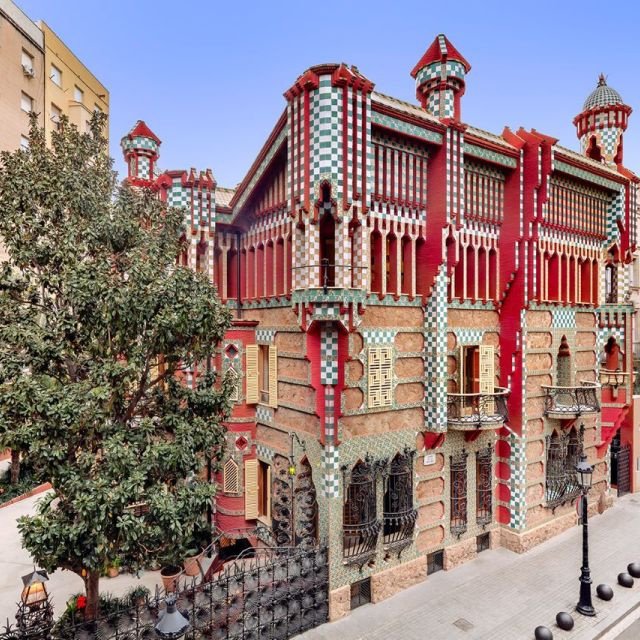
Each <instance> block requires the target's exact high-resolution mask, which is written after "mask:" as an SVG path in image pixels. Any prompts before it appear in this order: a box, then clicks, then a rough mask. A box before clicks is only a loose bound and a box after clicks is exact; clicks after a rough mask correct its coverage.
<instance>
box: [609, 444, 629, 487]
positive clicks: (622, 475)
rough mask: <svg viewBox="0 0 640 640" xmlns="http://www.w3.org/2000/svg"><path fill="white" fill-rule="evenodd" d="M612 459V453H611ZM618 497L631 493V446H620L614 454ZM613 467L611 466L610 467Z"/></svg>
mask: <svg viewBox="0 0 640 640" xmlns="http://www.w3.org/2000/svg"><path fill="white" fill-rule="evenodd" d="M611 455H612V458H613V452H612V454H611ZM616 463H617V464H616V467H617V476H618V477H617V481H618V497H620V496H623V495H625V493H629V492H630V491H631V445H630V444H625V445H623V446H621V447H620V448H619V449H618V451H617V454H616ZM612 466H613V465H612Z"/></svg>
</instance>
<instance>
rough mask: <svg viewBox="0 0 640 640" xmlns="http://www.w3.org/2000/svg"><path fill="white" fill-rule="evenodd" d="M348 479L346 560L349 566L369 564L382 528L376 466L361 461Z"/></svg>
mask: <svg viewBox="0 0 640 640" xmlns="http://www.w3.org/2000/svg"><path fill="white" fill-rule="evenodd" d="M344 479H345V501H344V505H343V513H342V516H343V525H342V526H343V536H342V545H343V557H344V558H345V561H347V562H348V561H353V562H356V563H358V562H366V560H367V559H368V558H370V557H371V556H373V554H374V553H375V549H376V543H377V541H378V535H379V533H380V525H381V523H380V520H378V519H377V517H376V516H377V514H376V474H375V469H374V466H373V464H372V463H371V461H370V460H368V459H365V461H364V462H363V461H360V462H358V463H357V464H356V465H355V467H353V469H352V470H351V473H346V472H345V476H344Z"/></svg>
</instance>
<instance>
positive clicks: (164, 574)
mask: <svg viewBox="0 0 640 640" xmlns="http://www.w3.org/2000/svg"><path fill="white" fill-rule="evenodd" d="M181 575H182V569H181V568H180V567H178V566H176V565H170V566H168V567H163V568H162V569H161V570H160V577H161V578H162V584H163V586H164V590H165V591H166V592H167V593H169V592H171V591H175V590H176V589H177V587H178V580H179V579H180V576H181Z"/></svg>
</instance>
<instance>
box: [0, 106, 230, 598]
mask: <svg viewBox="0 0 640 640" xmlns="http://www.w3.org/2000/svg"><path fill="white" fill-rule="evenodd" d="M103 126H104V117H103V116H101V115H100V114H96V115H95V116H94V118H93V120H92V122H91V125H90V132H89V133H84V134H81V133H79V132H78V131H77V129H76V128H75V127H73V126H70V125H69V123H68V122H67V121H66V120H65V121H63V123H62V126H61V128H60V131H58V132H54V134H53V139H52V144H51V147H50V148H48V147H47V145H46V142H45V136H44V132H43V131H42V130H40V129H38V128H37V125H36V122H35V118H34V119H33V120H32V125H31V135H30V146H29V149H28V150H19V151H16V152H14V153H3V154H2V156H1V158H0V242H1V243H2V244H3V245H4V250H5V252H6V256H7V257H6V260H5V261H4V263H3V265H2V272H1V274H0V439H1V440H2V441H3V443H4V444H5V445H8V446H11V447H17V448H18V449H20V450H22V451H24V452H25V455H28V457H29V459H30V462H31V463H32V465H33V466H34V467H35V468H36V469H38V470H39V471H40V473H41V474H42V475H43V478H46V479H47V480H49V481H50V482H51V484H52V486H53V491H52V492H51V493H50V494H48V495H47V496H46V498H45V499H43V500H42V501H41V502H40V503H39V505H38V508H37V514H36V515H34V516H28V517H24V518H22V519H21V520H20V522H19V529H20V532H21V534H22V536H23V542H24V545H25V547H26V548H27V549H28V550H29V552H30V553H31V554H32V555H33V557H34V559H35V561H36V562H38V563H39V564H40V565H42V566H43V567H44V568H46V569H48V570H54V569H56V568H64V569H69V570H71V571H74V572H76V573H78V574H80V575H83V577H85V581H87V580H88V577H87V576H89V577H92V579H95V582H96V588H97V578H96V576H97V575H99V573H97V572H99V571H100V570H101V569H102V567H103V566H104V565H105V564H108V563H110V562H111V561H113V560H116V559H117V560H119V561H120V562H122V563H123V564H126V565H128V566H131V567H133V568H136V567H140V566H142V565H144V564H145V563H147V562H149V561H151V560H153V559H160V560H165V561H166V560H171V559H173V560H176V559H178V558H179V557H180V554H181V551H182V550H183V548H184V547H185V546H189V543H190V541H191V537H192V534H193V530H194V527H195V526H197V524H198V522H199V521H200V519H201V517H202V514H203V512H204V510H205V508H206V507H207V505H209V504H210V501H211V499H212V495H213V485H212V484H210V483H209V482H207V480H206V478H203V473H202V472H203V464H204V461H205V458H206V457H210V458H212V459H213V460H214V462H216V463H217V461H219V459H220V457H221V454H222V448H223V442H224V430H223V426H222V420H223V418H224V416H225V415H226V413H227V412H228V410H229V400H228V398H229V395H230V388H229V384H228V383H227V382H226V381H218V384H216V383H215V376H214V375H213V374H212V373H209V374H207V375H203V376H200V377H199V382H198V385H197V388H190V387H188V386H187V385H185V384H183V383H181V381H180V378H181V375H182V372H184V371H185V370H187V369H190V368H192V367H193V366H194V365H200V370H204V369H207V363H210V362H211V358H212V354H213V353H214V349H215V346H216V343H217V342H218V341H219V340H220V339H221V338H222V336H223V335H224V332H225V330H226V328H227V327H228V325H229V322H230V316H229V314H228V312H227V311H226V310H225V309H224V307H223V306H222V305H221V304H220V302H219V300H218V298H217V297H216V293H215V289H214V288H213V286H212V285H211V284H210V283H209V282H208V280H207V279H206V277H205V276H204V275H202V274H196V273H194V272H192V271H191V270H189V269H188V268H186V267H181V266H178V264H177V257H178V256H179V254H180V252H181V251H182V249H183V245H182V241H181V236H183V229H182V225H183V219H184V212H183V211H181V210H176V209H171V208H167V207H166V206H164V205H163V204H162V203H161V202H160V201H159V200H158V198H157V197H156V194H154V193H153V192H151V191H144V190H132V189H130V188H127V187H126V186H118V185H117V182H116V177H115V174H114V172H113V171H112V161H111V160H110V159H109V157H108V154H107V146H106V141H105V139H104V137H103V136H102V134H101V131H102V128H103ZM140 502H142V503H144V504H146V505H148V511H147V513H145V514H143V515H141V516H140V515H135V511H134V510H132V509H131V508H130V507H131V505H133V504H136V503H140ZM87 588H88V591H89V584H88V583H87ZM88 596H89V600H91V598H92V594H91V593H88ZM96 601H97V593H96ZM90 605H91V603H88V607H89V606H90Z"/></svg>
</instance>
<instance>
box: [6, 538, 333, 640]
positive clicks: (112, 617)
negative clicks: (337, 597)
mask: <svg viewBox="0 0 640 640" xmlns="http://www.w3.org/2000/svg"><path fill="white" fill-rule="evenodd" d="M250 553H251V557H246V558H242V556H241V557H239V558H238V559H237V560H235V561H234V562H233V563H231V564H228V565H226V567H225V569H224V570H223V571H222V572H221V573H219V574H217V575H216V576H215V577H214V578H213V579H211V580H203V581H199V580H197V579H194V581H193V582H191V583H190V584H183V585H182V586H180V587H179V589H178V591H177V592H176V593H175V595H176V596H177V608H178V610H179V611H181V612H182V613H183V614H184V615H185V616H186V617H187V618H188V620H189V623H190V628H189V630H188V631H187V632H186V634H185V635H184V636H183V637H184V638H185V640H287V639H288V638H291V637H292V636H295V635H297V634H299V633H303V632H304V631H307V630H309V629H313V628H314V627H317V626H318V625H320V624H322V623H324V622H327V620H328V617H329V567H328V558H329V554H328V550H327V547H326V546H325V545H322V546H320V547H314V548H284V549H283V548H280V549H251V550H250ZM164 611H165V594H164V593H163V592H159V591H158V592H156V594H155V596H153V597H149V598H147V599H146V600H145V601H144V602H141V603H136V604H131V605H128V606H123V607H122V608H120V607H118V608H117V610H113V611H111V612H109V613H106V615H105V612H103V617H102V618H101V619H100V620H98V621H97V622H96V623H95V624H93V625H91V626H89V627H88V626H87V625H85V624H83V621H82V620H80V619H78V618H74V619H72V620H70V621H67V622H65V623H64V624H57V625H56V626H55V627H54V628H53V629H52V631H51V634H50V636H48V637H49V638H50V640H98V639H99V640H151V639H152V638H155V637H157V636H156V634H155V632H154V627H155V625H156V624H157V623H158V620H159V619H160V618H161V617H162V615H163V614H164ZM23 637H25V636H24V635H21V634H20V630H19V629H17V628H15V627H11V626H8V627H7V628H5V629H4V631H3V632H0V640H19V639H22V638H23ZM37 637H38V638H43V637H46V636H43V635H42V634H40V635H38V636H37Z"/></svg>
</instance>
